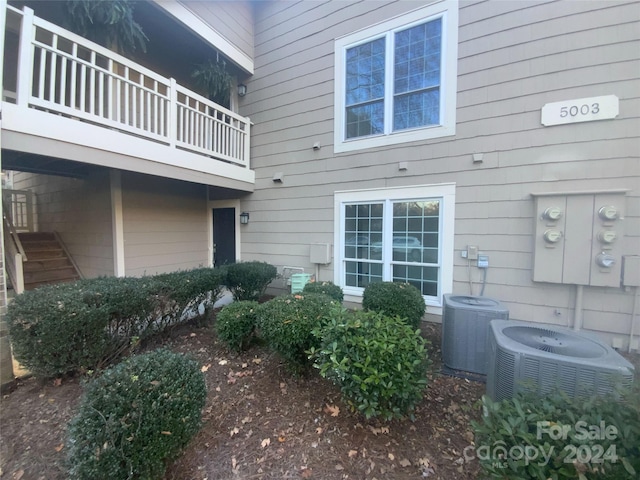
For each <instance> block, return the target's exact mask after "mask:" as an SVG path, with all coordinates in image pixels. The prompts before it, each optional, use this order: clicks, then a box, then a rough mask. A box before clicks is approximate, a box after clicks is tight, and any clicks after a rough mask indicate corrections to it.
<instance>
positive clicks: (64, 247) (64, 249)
mask: <svg viewBox="0 0 640 480" xmlns="http://www.w3.org/2000/svg"><path fill="white" fill-rule="evenodd" d="M53 235H54V236H55V237H56V240H57V241H58V243H59V244H60V246H61V247H62V250H63V251H64V254H65V255H66V256H67V258H68V259H69V261H70V262H71V265H73V268H75V269H76V272H77V273H78V276H79V277H80V278H84V275H83V274H82V272H81V271H80V268H78V264H77V263H76V261H75V260H74V259H73V257H72V256H71V253H70V252H69V250H68V249H67V246H66V245H65V243H64V242H63V241H62V237H61V236H60V234H59V233H58V232H56V231H54V232H53Z"/></svg>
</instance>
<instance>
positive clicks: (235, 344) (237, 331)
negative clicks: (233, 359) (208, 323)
mask: <svg viewBox="0 0 640 480" xmlns="http://www.w3.org/2000/svg"><path fill="white" fill-rule="evenodd" d="M257 309H258V302H253V301H250V300H243V301H240V302H233V303H230V304H229V305H226V306H224V307H223V308H222V310H220V312H218V315H217V316H216V332H217V333H218V338H219V339H220V340H222V341H223V342H224V343H225V345H227V347H229V348H230V349H232V350H236V351H240V350H243V349H244V348H246V347H247V346H248V345H249V343H250V342H251V338H252V336H253V332H254V331H255V328H256V321H257Z"/></svg>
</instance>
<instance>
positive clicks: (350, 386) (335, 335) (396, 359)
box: [311, 309, 429, 420]
mask: <svg viewBox="0 0 640 480" xmlns="http://www.w3.org/2000/svg"><path fill="white" fill-rule="evenodd" d="M313 333H314V335H315V336H316V337H318V339H319V340H320V346H319V348H317V349H314V350H312V351H311V356H312V358H314V359H315V363H314V366H316V367H317V368H319V369H320V374H321V375H322V376H323V377H325V378H328V379H330V380H332V381H333V382H334V383H335V384H337V385H338V386H339V387H340V390H341V392H342V394H343V396H344V399H345V400H346V401H347V403H349V404H350V405H351V406H352V407H353V408H354V409H355V410H357V411H359V412H360V413H362V414H363V415H364V416H365V417H366V418H371V417H380V418H382V419H385V420H389V419H392V418H400V417H403V416H405V415H411V412H412V411H413V409H414V408H415V406H416V405H417V404H418V403H419V402H420V401H421V399H422V393H423V390H424V388H425V387H426V385H427V378H426V375H427V369H428V366H429V360H428V358H427V351H426V345H427V341H426V340H425V339H424V338H423V337H421V336H420V331H419V330H414V329H413V328H412V327H410V326H409V325H407V324H406V323H405V322H404V321H403V320H402V319H401V318H399V317H387V316H385V315H383V314H381V313H378V312H372V311H363V310H357V311H347V310H345V309H341V310H334V311H333V312H332V318H331V320H330V321H328V322H327V323H325V324H324V325H323V326H321V327H320V328H317V329H315V330H314V332H313Z"/></svg>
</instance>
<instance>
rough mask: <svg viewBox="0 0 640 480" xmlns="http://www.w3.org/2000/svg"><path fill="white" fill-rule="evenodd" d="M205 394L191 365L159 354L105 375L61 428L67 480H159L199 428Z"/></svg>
mask: <svg viewBox="0 0 640 480" xmlns="http://www.w3.org/2000/svg"><path fill="white" fill-rule="evenodd" d="M206 395H207V390H206V386H205V381H204V376H203V374H202V372H201V371H200V367H199V366H198V364H197V363H196V362H195V361H193V360H190V359H188V358H186V357H185V356H183V355H179V354H175V353H171V352H169V351H167V350H157V351H155V352H151V353H147V354H144V355H139V356H135V357H131V358H129V359H127V360H125V361H124V362H122V363H121V364H119V365H117V366H115V367H113V368H111V369H108V370H105V371H104V372H103V374H102V375H101V376H100V377H98V378H96V379H94V380H93V381H91V382H90V383H88V384H87V387H86V390H85V393H84V396H83V398H82V400H81V403H80V406H79V409H78V413H77V415H76V416H75V417H74V418H73V419H72V421H71V423H70V425H69V431H68V448H69V478H71V479H77V480H98V479H105V480H107V479H115V478H119V479H126V478H139V479H159V478H162V476H163V474H164V471H165V469H166V461H167V460H170V459H172V458H175V457H176V455H177V454H178V453H179V452H180V451H181V450H182V448H184V447H185V446H186V444H187V443H188V442H189V440H190V439H191V438H192V437H193V435H195V433H196V432H197V431H198V429H199V428H200V418H201V410H202V408H203V406H204V404H205V399H206Z"/></svg>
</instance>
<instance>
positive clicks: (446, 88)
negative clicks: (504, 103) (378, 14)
mask: <svg viewBox="0 0 640 480" xmlns="http://www.w3.org/2000/svg"><path fill="white" fill-rule="evenodd" d="M439 17H441V18H442V57H441V58H442V60H441V61H442V65H441V78H440V125H430V126H426V127H419V128H414V129H411V130H402V131H397V132H393V131H392V127H391V124H392V123H393V121H392V120H393V113H392V107H391V103H392V102H391V99H392V98H393V71H392V70H393V69H392V68H387V69H386V79H385V89H386V90H385V133H384V134H381V135H371V136H367V137H359V138H351V139H348V140H347V139H345V120H346V119H345V108H346V107H345V88H346V51H347V49H349V48H352V47H355V46H357V45H359V44H362V43H367V42H370V41H372V40H375V39H376V38H380V37H382V36H387V37H388V39H387V42H386V51H387V53H386V56H387V62H388V63H387V66H389V62H392V52H393V34H394V33H395V32H396V31H398V30H404V29H406V28H409V27H412V26H414V25H419V24H422V23H425V22H428V21H430V20H435V19H436V18H439ZM390 55H391V57H390ZM457 77H458V3H457V2H456V1H450V0H446V1H439V2H436V3H433V4H431V5H428V6H426V7H423V8H420V9H417V10H413V11H411V12H409V13H407V14H404V15H401V16H399V17H395V18H392V19H390V20H388V21H385V22H383V23H380V24H377V25H374V26H371V27H368V28H365V29H363V30H360V31H358V32H355V33H352V34H350V35H347V36H345V37H341V38H338V39H336V41H335V88H334V95H335V97H334V152H335V153H341V152H351V151H354V150H361V149H364V148H374V147H381V146H386V145H395V144H399V143H405V142H413V141H420V140H428V139H431V138H439V137H445V136H451V135H455V133H456V95H457Z"/></svg>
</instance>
